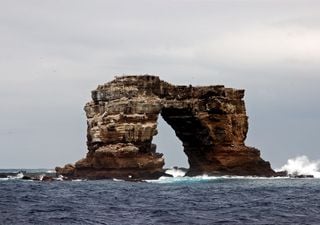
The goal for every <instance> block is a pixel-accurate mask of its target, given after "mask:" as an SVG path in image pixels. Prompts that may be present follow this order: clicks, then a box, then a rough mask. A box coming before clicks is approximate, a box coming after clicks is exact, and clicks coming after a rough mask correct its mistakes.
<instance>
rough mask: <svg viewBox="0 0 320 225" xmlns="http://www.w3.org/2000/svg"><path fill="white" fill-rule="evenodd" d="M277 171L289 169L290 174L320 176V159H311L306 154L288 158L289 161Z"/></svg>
mask: <svg viewBox="0 0 320 225" xmlns="http://www.w3.org/2000/svg"><path fill="white" fill-rule="evenodd" d="M277 171H287V173H288V174H289V175H293V176H296V175H313V176H314V177H315V178H320V161H319V160H317V161H311V160H309V158H308V157H307V156H305V155H303V156H298V157H296V158H293V159H288V162H287V163H286V164H285V165H284V166H282V167H281V168H280V169H277Z"/></svg>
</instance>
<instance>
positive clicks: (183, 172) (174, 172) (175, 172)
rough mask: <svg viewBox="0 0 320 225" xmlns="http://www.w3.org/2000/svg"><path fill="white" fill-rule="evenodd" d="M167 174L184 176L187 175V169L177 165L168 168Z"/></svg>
mask: <svg viewBox="0 0 320 225" xmlns="http://www.w3.org/2000/svg"><path fill="white" fill-rule="evenodd" d="M165 173H166V174H169V175H171V176H173V177H184V175H186V173H187V170H185V169H179V168H177V167H172V168H170V169H167V170H166V171H165Z"/></svg>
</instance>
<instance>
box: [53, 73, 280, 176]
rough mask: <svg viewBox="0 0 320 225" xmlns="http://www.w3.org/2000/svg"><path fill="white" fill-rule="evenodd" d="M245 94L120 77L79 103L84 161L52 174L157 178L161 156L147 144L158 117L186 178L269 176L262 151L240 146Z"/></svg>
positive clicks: (243, 133) (245, 124) (153, 78)
mask: <svg viewBox="0 0 320 225" xmlns="http://www.w3.org/2000/svg"><path fill="white" fill-rule="evenodd" d="M243 97H244V90H236V89H232V88H225V87H224V86H222V85H215V86H200V87H199V86H198V87H193V86H191V85H189V86H176V85H172V84H169V83H167V82H165V81H162V80H160V79H159V77H157V76H150V75H143V76H121V77H116V78H115V79H114V80H113V81H111V82H108V83H106V84H104V85H99V86H98V88H97V89H96V90H94V91H92V101H91V102H89V103H87V104H86V106H85V112H86V116H87V124H88V129H87V146H88V153H87V156H86V157H85V158H83V159H81V160H79V161H78V162H76V163H75V165H72V164H68V165H66V166H65V167H63V168H60V167H57V168H56V171H57V173H58V174H62V175H66V176H70V177H85V178H93V179H97V178H111V177H115V178H128V177H129V178H138V179H140V178H158V177H159V176H161V175H162V174H163V165H164V158H163V155H162V154H159V153H157V152H156V146H155V145H154V144H153V143H152V139H153V136H154V135H156V134H157V119H158V116H159V115H161V116H162V117H163V118H164V120H165V121H166V122H167V123H168V124H169V125H170V126H171V127H172V128H173V129H174V130H175V132H176V135H177V137H178V138H179V139H180V140H181V141H182V143H183V147H184V152H185V153H186V155H187V157H188V161H189V164H190V169H189V172H188V175H190V176H191V175H199V174H203V173H206V174H211V175H227V174H229V175H259V176H272V175H274V171H273V170H272V169H271V167H270V164H269V163H268V162H266V161H264V160H262V159H261V158H260V152H259V151H258V150H257V149H255V148H251V147H247V146H245V144H244V141H245V139H246V135H247V131H248V122H247V121H248V117H247V115H246V109H245V103H244V101H243Z"/></svg>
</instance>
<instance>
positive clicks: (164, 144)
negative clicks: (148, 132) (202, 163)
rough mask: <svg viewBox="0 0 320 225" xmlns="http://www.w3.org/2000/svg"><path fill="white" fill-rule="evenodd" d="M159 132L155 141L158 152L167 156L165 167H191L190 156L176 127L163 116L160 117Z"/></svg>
mask: <svg viewBox="0 0 320 225" xmlns="http://www.w3.org/2000/svg"><path fill="white" fill-rule="evenodd" d="M157 123H158V126H157V130H158V134H157V135H156V136H154V138H153V143H155V144H156V145H157V152H159V153H162V154H163V155H164V158H165V167H166V168H172V167H184V168H189V163H188V157H187V155H186V154H185V153H184V151H183V150H184V149H183V145H182V142H181V140H180V139H179V138H178V137H177V136H176V134H175V131H174V129H172V127H171V126H170V125H169V124H168V123H167V122H166V121H165V120H164V119H163V118H162V116H159V118H158V121H157Z"/></svg>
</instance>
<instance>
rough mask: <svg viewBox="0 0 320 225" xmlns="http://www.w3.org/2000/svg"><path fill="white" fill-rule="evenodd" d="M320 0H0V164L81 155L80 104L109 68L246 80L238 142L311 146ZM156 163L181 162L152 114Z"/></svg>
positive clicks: (316, 119)
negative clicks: (245, 124)
mask: <svg viewBox="0 0 320 225" xmlns="http://www.w3.org/2000/svg"><path fill="white" fill-rule="evenodd" d="M319 12H320V1H318V0H314V1H309V0H300V1H296V0H281V1H279V0H259V1H258V0H246V1H245V0H161V1H153V0H145V1H143V0H135V1H130V0H127V1H124V0H114V1H109V0H68V1H65V0H54V1H49V0H0V105H1V106H0V144H1V145H0V168H54V167H55V166H62V165H64V164H66V163H70V162H75V161H76V160H78V159H80V158H82V157H84V156H85V154H86V152H87V149H86V118H85V113H84V111H83V106H84V105H85V103H86V102H88V101H90V92H91V90H93V89H95V88H96V87H97V86H98V84H103V83H106V82H108V81H110V80H112V79H113V78H114V76H116V75H122V74H153V75H158V76H160V78H161V79H163V80H165V81H168V82H170V83H173V84H192V85H215V84H223V85H225V86H227V87H234V88H239V89H245V90H246V96H245V101H246V107H247V114H248V116H249V132H248V138H247V140H246V144H247V145H249V146H255V147H257V148H258V149H260V150H261V154H262V157H263V158H264V159H265V160H268V161H270V162H271V164H272V167H273V168H278V167H281V166H282V165H283V164H285V163H286V161H287V160H288V159H289V158H292V157H296V156H300V155H306V156H308V157H309V158H310V159H313V160H316V159H320V157H319V149H318V148H319V144H318V140H319V139H320V132H319V127H320V104H319V102H320V101H319V98H320V88H319V85H320V63H319V62H320V13H319ZM158 131H159V134H158V135H157V136H156V137H155V138H154V141H155V142H156V144H157V145H158V148H157V151H159V152H163V153H164V154H165V159H166V166H168V167H169V166H173V165H177V166H186V167H187V161H186V157H185V155H184V153H183V150H182V145H181V142H180V141H179V140H178V139H177V138H176V137H175V135H174V131H173V130H172V129H171V128H170V127H169V126H168V125H167V124H165V122H164V121H163V120H162V119H161V118H160V119H159V128H158Z"/></svg>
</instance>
